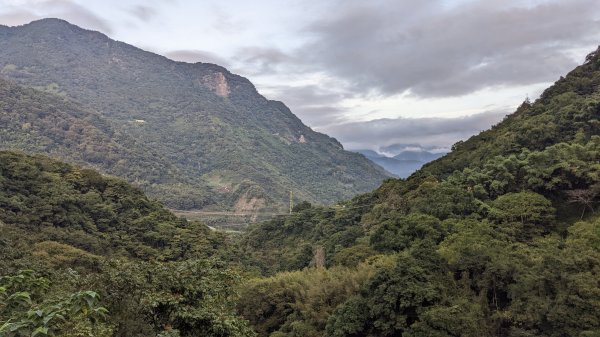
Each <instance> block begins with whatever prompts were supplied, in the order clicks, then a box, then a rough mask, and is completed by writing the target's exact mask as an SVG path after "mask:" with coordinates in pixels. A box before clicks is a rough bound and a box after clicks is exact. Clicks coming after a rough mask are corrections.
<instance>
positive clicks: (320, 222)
mask: <svg viewBox="0 0 600 337" xmlns="http://www.w3.org/2000/svg"><path fill="white" fill-rule="evenodd" d="M545 8H546V7H545ZM358 17H360V16H358ZM353 18H354V16H353ZM319 27H320V29H324V28H323V27H324V26H319ZM327 27H328V26H327ZM361 27H362V26H361ZM315 29H316V28H315ZM365 55H366V54H365ZM279 56H280V57H281V55H279ZM549 59H550V60H556V59H553V58H549ZM519 60H520V61H522V62H525V61H527V62H532V63H534V62H536V60H534V59H527V58H522V59H519ZM342 61H343V60H340V62H342ZM484 66H485V65H482V66H481V67H484ZM492 75H493V74H490V76H492ZM432 100H433V99H432ZM432 132H433V133H435V132H437V131H436V130H434V131H432ZM400 145H402V151H400V152H398V153H394V156H388V155H386V153H387V154H390V153H389V152H384V151H382V153H379V152H375V151H372V150H360V153H362V154H360V153H354V152H350V151H347V150H345V149H344V147H343V146H342V144H341V143H340V142H338V141H337V140H336V139H334V138H331V137H329V136H327V135H326V134H323V133H319V132H315V131H313V130H312V129H311V128H310V127H308V126H307V125H305V124H304V123H303V122H302V121H301V120H300V119H299V118H298V117H297V116H296V115H294V114H293V113H292V111H291V110H290V109H288V108H287V106H286V105H285V104H284V103H282V102H279V101H273V100H269V99H267V98H265V97H264V96H262V95H260V94H259V93H258V91H257V89H256V88H255V87H254V85H253V84H252V83H251V82H250V81H249V80H248V79H246V78H244V77H242V76H239V75H236V74H234V73H231V72H230V71H229V70H227V69H226V68H224V67H221V66H218V65H215V64H210V63H185V62H178V61H173V60H170V59H168V58H166V57H164V56H160V55H158V54H154V53H150V52H146V51H144V50H142V49H139V48H136V47H134V46H132V45H129V44H126V43H123V42H118V41H116V40H113V39H110V38H109V37H108V36H106V35H104V34H102V33H99V32H96V31H90V30H86V29H83V28H80V27H78V26H76V25H73V24H71V23H69V22H67V21H65V20H62V19H41V20H37V21H33V22H31V23H28V24H25V25H22V26H10V27H9V26H0V337H36V336H37V337H40V336H45V337H148V336H150V337H200V336H202V337H392V336H394V337H396V336H398V337H417V336H434V337H451V336H464V337H527V336H545V337H565V336H578V337H595V336H600V282H599V280H600V214H599V213H598V209H599V204H600V48H598V49H596V50H593V51H592V52H591V53H589V54H588V56H587V57H586V58H585V61H584V62H583V63H581V64H580V65H578V66H576V67H575V68H574V69H572V70H571V71H569V72H568V73H566V74H564V76H561V77H560V78H558V79H557V80H556V81H555V82H554V83H553V84H552V85H550V86H548V87H547V88H546V89H545V90H544V91H543V92H542V93H541V94H540V95H539V97H537V98H535V99H531V100H530V99H529V98H527V99H525V100H523V102H522V103H521V104H520V105H519V106H518V107H517V108H516V109H514V111H512V113H510V114H508V115H507V116H506V117H505V118H504V120H502V121H501V122H499V123H497V124H495V125H492V126H490V127H489V128H488V129H487V130H485V131H482V132H481V133H479V134H477V135H475V136H473V137H470V138H468V139H464V140H461V141H459V142H457V143H455V144H454V145H453V146H452V147H451V150H450V152H448V153H443V154H442V153H434V152H433V150H432V152H429V151H427V150H423V151H412V150H410V149H409V150H407V149H406V148H405V147H407V146H405V145H406V144H398V147H399V148H400V147H401V146H400ZM408 147H412V145H410V146H408ZM432 148H433V147H432ZM368 158H372V160H373V161H374V162H372V161H369V160H368ZM391 159H393V162H391ZM378 161H379V162H381V163H382V164H381V166H383V167H381V166H379V165H377V164H376V163H377V162H378ZM384 162H388V163H389V164H390V166H388V167H387V168H386V165H387V164H385V165H384V164H383V163H384ZM390 162H391V163H390ZM393 167H394V168H395V169H394V170H396V171H395V172H393V171H394V170H393V169H392V168H393ZM386 169H387V171H386ZM392 173H395V174H396V175H397V176H399V177H394V176H392Z"/></svg>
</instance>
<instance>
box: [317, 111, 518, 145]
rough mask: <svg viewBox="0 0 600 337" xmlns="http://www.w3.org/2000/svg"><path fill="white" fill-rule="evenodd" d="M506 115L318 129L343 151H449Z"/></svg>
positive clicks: (385, 121) (493, 113) (494, 113)
mask: <svg viewBox="0 0 600 337" xmlns="http://www.w3.org/2000/svg"><path fill="white" fill-rule="evenodd" d="M506 114H507V112H506V111H489V112H484V113H479V114H475V115H471V116H466V117H458V118H397V119H377V120H372V121H368V122H353V123H345V124H340V125H333V126H329V127H326V128H319V129H318V131H322V132H325V133H327V134H329V135H331V136H333V137H335V138H337V139H338V140H339V141H340V142H342V143H343V144H344V145H345V147H346V148H348V149H353V150H358V149H371V150H376V151H380V150H382V149H385V148H386V147H389V146H391V145H394V144H413V145H415V146H419V147H421V148H438V149H440V148H443V149H448V148H450V146H451V145H452V144H454V143H456V142H457V141H459V140H464V139H467V138H469V137H470V136H472V135H475V134H477V133H479V132H480V131H483V130H486V129H488V128H489V127H490V126H491V125H493V124H496V123H498V122H499V121H501V120H502V119H503V118H504V116H506Z"/></svg>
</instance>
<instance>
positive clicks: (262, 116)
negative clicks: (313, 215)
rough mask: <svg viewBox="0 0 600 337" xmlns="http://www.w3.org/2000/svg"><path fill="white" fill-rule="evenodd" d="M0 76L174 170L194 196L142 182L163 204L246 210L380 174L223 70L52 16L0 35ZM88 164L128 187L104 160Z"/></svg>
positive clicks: (346, 191) (370, 184)
mask: <svg viewBox="0 0 600 337" xmlns="http://www.w3.org/2000/svg"><path fill="white" fill-rule="evenodd" d="M0 76H2V77H5V78H10V79H12V80H14V81H17V82H18V83H20V84H22V85H27V86H31V87H35V88H37V89H40V90H45V91H48V92H51V93H53V94H56V95H60V96H63V97H66V98H68V99H70V100H74V101H76V102H78V103H79V104H81V106H82V107H84V108H85V109H90V110H94V111H97V112H98V114H99V115H100V116H102V117H103V118H104V119H105V120H106V121H107V122H108V123H109V124H110V125H111V128H112V129H113V130H114V131H113V132H115V133H119V134H122V135H127V136H128V138H129V139H131V140H133V142H129V143H125V142H123V141H121V140H120V139H114V141H115V142H117V143H118V144H119V145H120V146H123V147H124V148H126V149H128V150H129V151H132V152H134V153H144V152H145V150H146V149H152V155H153V157H154V158H156V161H158V162H161V163H169V164H171V165H172V166H173V167H174V168H175V169H176V170H178V172H180V176H181V177H182V179H183V180H184V181H183V182H182V186H187V187H189V190H195V189H199V190H202V191H205V193H201V195H200V196H198V195H196V196H194V195H191V198H190V199H191V201H188V200H186V196H187V195H188V194H187V190H185V187H184V188H183V193H181V190H178V189H177V187H173V186H172V184H170V181H168V180H169V178H165V179H166V180H164V181H163V180H159V181H153V183H152V184H151V185H150V186H144V187H146V189H147V191H148V192H149V193H150V194H151V195H153V196H156V197H158V198H160V199H161V200H162V201H163V202H165V203H166V204H167V205H169V206H171V207H174V208H181V209H189V208H201V207H205V206H209V205H214V204H220V205H226V206H228V207H231V208H235V209H237V210H252V209H257V208H261V207H265V206H268V205H281V204H283V202H284V200H285V199H286V196H287V194H288V191H289V190H293V191H294V192H295V195H296V196H297V197H298V198H300V199H302V200H307V201H311V202H319V203H331V202H334V201H336V200H339V199H341V198H347V197H350V196H352V195H354V194H356V193H358V192H365V191H368V190H370V189H372V188H374V187H375V186H377V184H379V183H380V182H381V181H382V179H384V178H385V177H386V173H385V172H384V171H383V170H381V169H380V168H379V167H377V166H376V165H373V164H372V163H371V162H369V161H368V160H366V159H365V158H363V157H362V156H360V155H358V154H355V153H350V152H347V151H344V150H343V148H342V146H341V144H340V143H338V142H337V141H336V140H335V139H332V138H330V137H328V136H326V135H323V134H320V133H317V132H314V131H312V130H311V129H310V128H308V127H307V126H305V125H304V124H302V122H301V121H300V120H299V119H298V118H297V117H296V116H294V115H293V114H292V113H291V111H290V110H289V109H288V108H287V107H286V106H285V105H284V104H283V103H281V102H275V101H269V100H267V99H266V98H264V97H262V96H261V95H260V94H259V93H258V92H257V91H256V89H255V88H254V86H253V85H252V83H250V82H249V81H248V80H247V79H245V78H243V77H240V76H237V75H235V74H232V73H230V72H229V71H227V70H226V69H224V68H223V67H220V66H217V65H213V64H204V63H196V64H188V63H182V62H175V61H171V60H169V59H167V58H165V57H162V56H159V55H156V54H152V53H149V52H146V51H143V50H141V49H138V48H135V47H133V46H130V45H127V44H125V43H122V42H117V41H114V40H111V39H109V38H108V37H106V36H105V35H103V34H100V33H98V32H92V31H87V30H84V29H81V28H79V27H76V26H73V25H71V24H69V23H67V22H65V21H62V20H57V19H44V20H40V21H35V22H32V23H30V24H28V25H25V26H20V27H0ZM90 122H91V123H92V124H93V122H94V121H90ZM94 126H96V127H99V126H98V125H94ZM16 131H18V130H12V132H13V133H14V132H16ZM21 131H22V132H26V131H27V130H21ZM15 137H16V136H15ZM23 137H26V136H22V138H23ZM16 145H18V144H16ZM23 148H25V146H23ZM65 153H66V154H65V156H64V157H63V158H65V159H71V160H73V159H79V158H76V156H77V154H75V153H73V152H71V151H67V152H65ZM118 159H119V160H125V161H126V162H127V161H128V159H129V158H127V157H125V156H121V157H120V158H118ZM90 164H93V165H96V166H97V167H99V168H102V166H101V165H100V164H104V166H105V170H106V171H107V172H110V173H112V174H118V175H119V176H121V177H123V178H125V179H127V180H129V181H131V182H136V181H137V179H138V177H136V175H137V173H133V172H124V173H123V172H120V171H117V170H113V168H112V165H110V163H100V164H99V163H93V162H90ZM138 165H140V166H141V165H145V162H144V161H142V162H128V166H129V167H131V168H132V170H136V166H138ZM159 174H162V175H169V176H170V175H172V174H171V173H170V172H169V173H166V172H165V171H161V172H160V173H159ZM141 180H143V181H150V180H152V179H149V177H141ZM207 186H208V187H207ZM190 194H191V193H190Z"/></svg>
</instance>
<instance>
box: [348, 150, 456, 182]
mask: <svg viewBox="0 0 600 337" xmlns="http://www.w3.org/2000/svg"><path fill="white" fill-rule="evenodd" d="M356 152H358V153H360V154H362V155H364V156H365V157H367V158H368V159H369V160H371V161H372V162H374V163H376V164H377V165H379V166H381V167H383V168H384V169H385V170H386V171H388V172H391V173H393V174H394V175H396V176H397V177H400V178H406V177H408V176H410V175H411V174H412V173H413V172H415V171H417V170H418V169H420V168H421V167H422V166H423V165H425V164H426V163H428V162H430V161H432V160H435V159H438V158H440V157H441V156H443V155H444V153H432V152H428V151H414V150H412V151H410V150H403V151H402V152H400V153H399V154H396V155H395V156H393V157H388V156H385V155H382V154H379V153H377V152H375V151H373V150H357V151H356Z"/></svg>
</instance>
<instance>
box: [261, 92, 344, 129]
mask: <svg viewBox="0 0 600 337" xmlns="http://www.w3.org/2000/svg"><path fill="white" fill-rule="evenodd" d="M266 89H268V90H269V91H270V92H271V93H272V94H271V95H269V96H270V98H273V99H276V100H280V101H282V102H284V103H285V104H286V105H287V106H289V107H290V109H291V110H292V111H293V112H294V114H296V115H297V116H298V117H299V118H300V119H302V121H303V122H304V123H306V124H308V125H311V126H315V125H329V124H333V123H340V122H341V121H342V119H341V117H342V114H343V112H344V109H342V108H341V107H339V103H340V101H341V100H342V99H343V98H344V97H346V96H347V93H345V92H343V91H339V90H337V89H327V88H326V87H325V86H316V85H306V86H278V87H267V88H266Z"/></svg>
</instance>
